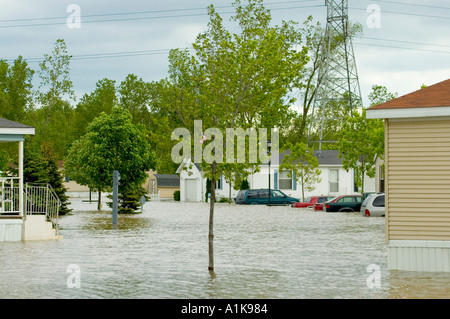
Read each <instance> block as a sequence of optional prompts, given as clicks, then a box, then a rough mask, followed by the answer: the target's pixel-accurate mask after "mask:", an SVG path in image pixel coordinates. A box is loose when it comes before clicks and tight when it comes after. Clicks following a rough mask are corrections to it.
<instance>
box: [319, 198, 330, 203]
mask: <svg viewBox="0 0 450 319" xmlns="http://www.w3.org/2000/svg"><path fill="white" fill-rule="evenodd" d="M329 198H330V197H319V198H318V199H317V202H318V203H325V202H326V201H328V200H329Z"/></svg>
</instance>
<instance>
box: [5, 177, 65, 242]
mask: <svg viewBox="0 0 450 319" xmlns="http://www.w3.org/2000/svg"><path fill="white" fill-rule="evenodd" d="M19 184H20V178H19V177H0V242H1V241H18V240H44V239H57V238H58V217H59V207H60V205H61V203H60V200H59V198H58V196H57V195H56V193H55V191H54V190H53V188H52V187H51V185H49V184H29V183H26V184H25V185H24V188H23V204H22V205H21V197H22V196H20V193H21V192H20V186H19ZM22 211H23V213H22Z"/></svg>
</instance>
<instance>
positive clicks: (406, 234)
mask: <svg viewBox="0 0 450 319" xmlns="http://www.w3.org/2000/svg"><path fill="white" fill-rule="evenodd" d="M386 129H387V132H386V139H387V147H386V154H388V155H387V156H386V159H387V161H386V162H387V163H386V171H387V175H388V178H387V181H386V194H387V197H388V201H387V207H386V210H387V212H388V213H387V217H386V231H387V239H388V240H390V239H399V240H401V239H407V240H410V239H424V240H450V120H448V119H445V120H436V121H428V120H427V121H392V120H388V123H386Z"/></svg>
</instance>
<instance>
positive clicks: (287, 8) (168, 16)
mask: <svg viewBox="0 0 450 319" xmlns="http://www.w3.org/2000/svg"><path fill="white" fill-rule="evenodd" d="M317 1H318V0H296V1H282V2H270V3H266V5H267V4H270V5H273V4H276V5H279V4H287V3H305V2H317ZM324 6H325V5H323V4H322V5H305V6H289V7H282V8H268V9H269V10H271V11H275V10H289V9H301V8H314V7H324ZM232 7H233V6H218V7H215V9H226V8H232ZM197 10H202V11H206V8H184V9H166V10H152V11H139V12H123V13H103V14H92V15H81V18H82V19H83V23H99V22H120V21H134V20H148V19H162V18H177V17H194V16H202V15H207V13H206V12H201V13H190V14H177V15H165V16H151V17H132V18H116V19H102V20H85V18H92V17H109V16H126V15H139V14H154V13H167V12H187V11H197ZM219 13H220V14H231V13H234V12H231V11H230V12H219ZM67 18H68V16H64V17H44V18H24V19H11V20H0V23H10V22H22V21H23V22H25V21H39V20H44V21H45V20H56V19H64V21H63V22H49V23H33V24H15V25H3V26H0V28H18V27H35V26H52V25H61V24H65V23H66V19H67Z"/></svg>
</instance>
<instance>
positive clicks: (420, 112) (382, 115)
mask: <svg viewBox="0 0 450 319" xmlns="http://www.w3.org/2000/svg"><path fill="white" fill-rule="evenodd" d="M436 116H450V106H436V107H409V108H395V109H372V110H371V109H368V110H366V117H367V118H368V119H395V118H415V117H436Z"/></svg>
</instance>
